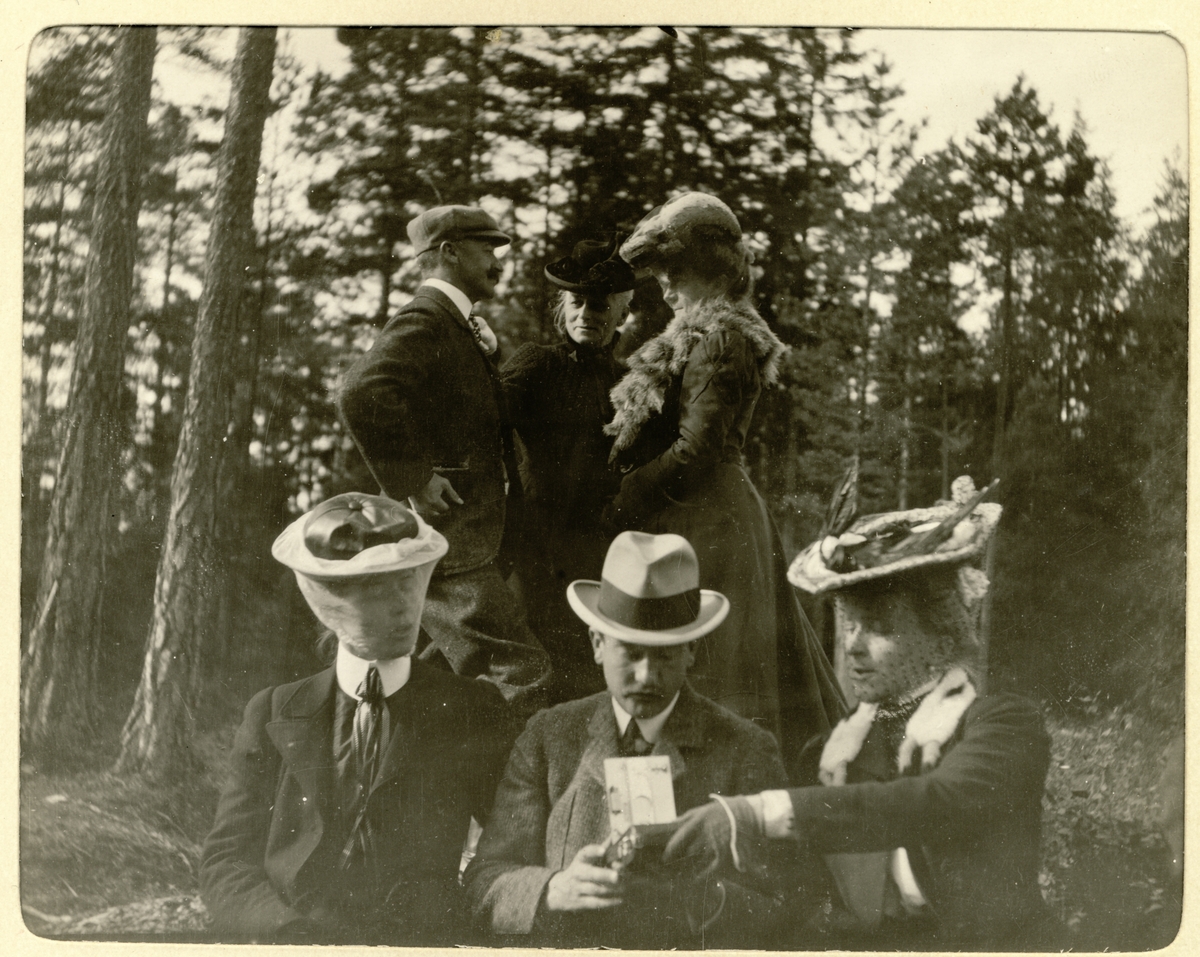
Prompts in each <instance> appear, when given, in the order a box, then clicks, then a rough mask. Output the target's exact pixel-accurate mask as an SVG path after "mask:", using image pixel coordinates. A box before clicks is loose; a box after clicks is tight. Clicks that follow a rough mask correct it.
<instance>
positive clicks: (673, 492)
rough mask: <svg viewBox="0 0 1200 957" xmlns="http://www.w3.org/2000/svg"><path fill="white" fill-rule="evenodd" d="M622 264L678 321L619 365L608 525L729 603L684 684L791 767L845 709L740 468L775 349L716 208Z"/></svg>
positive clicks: (639, 246)
mask: <svg viewBox="0 0 1200 957" xmlns="http://www.w3.org/2000/svg"><path fill="white" fill-rule="evenodd" d="M621 256H622V257H623V258H624V259H625V260H626V261H627V262H628V263H629V264H630V265H631V266H633V267H634V269H635V270H639V271H641V272H643V273H645V272H649V273H652V274H653V275H654V276H655V278H657V280H658V282H659V284H660V285H661V286H662V288H663V296H664V299H665V300H666V302H667V304H668V305H669V306H671V308H672V309H674V310H675V317H674V318H673V319H672V320H671V322H670V324H669V325H668V326H667V328H666V329H665V330H664V331H663V332H662V333H660V334H659V335H657V336H656V337H654V338H653V339H651V340H650V341H648V342H647V343H645V345H643V346H642V347H641V348H640V349H638V351H637V352H635V353H634V354H633V355H632V356H630V357H629V360H628V364H629V372H628V373H627V374H626V375H625V376H624V377H623V378H622V379H621V381H620V382H618V383H617V385H616V387H615V388H614V389H613V391H612V402H613V408H614V409H615V415H614V417H613V420H612V421H611V422H610V423H609V424H608V426H607V427H606V429H605V431H606V432H607V433H608V434H609V435H611V436H613V460H614V461H615V463H616V464H617V465H618V466H619V467H620V469H621V471H622V472H623V473H624V477H623V479H622V482H621V489H620V492H619V493H618V495H617V497H616V499H615V500H614V502H613V504H612V506H611V507H610V508H609V509H608V512H607V517H608V518H609V520H610V521H611V523H612V524H613V525H615V526H616V527H617V528H620V529H639V530H642V531H647V532H653V533H664V532H673V533H676V534H679V535H683V536H684V537H685V538H687V539H688V541H690V542H691V543H692V544H693V546H694V547H695V549H696V553H697V556H698V557H699V559H700V568H701V569H702V573H701V574H702V578H703V580H702V581H701V583H700V584H701V587H703V588H711V589H715V590H717V591H720V592H722V593H723V594H725V595H727V596H728V597H729V599H730V604H731V611H730V613H729V617H728V618H727V619H726V621H725V623H724V624H723V625H722V626H721V627H720V628H718V629H717V630H716V631H714V632H713V633H712V634H710V635H709V636H708V637H707V638H706V640H705V641H704V642H703V643H702V644H701V647H700V648H699V649H698V651H697V655H696V664H695V666H694V667H693V668H692V669H691V672H690V674H689V680H690V681H691V683H692V684H693V685H694V686H695V688H696V690H697V691H699V692H700V693H701V694H703V695H706V696H707V697H709V698H712V699H713V700H715V701H717V702H718V703H720V704H722V705H725V706H726V707H728V708H730V709H731V710H733V711H735V712H736V713H738V714H740V715H742V716H743V717H747V718H750V719H752V720H754V721H756V722H758V723H759V724H761V725H762V726H763V727H765V728H767V729H768V730H770V731H772V732H774V733H775V734H776V736H777V737H779V739H780V744H781V746H782V749H783V753H784V758H785V762H789V761H790V759H794V758H796V757H797V756H798V755H799V752H800V749H801V748H802V747H803V746H804V744H805V742H806V741H807V740H808V739H809V738H810V737H811V736H813V735H816V734H821V733H825V732H827V731H828V730H829V728H830V727H831V726H832V724H833V723H835V722H836V721H837V720H838V718H839V717H840V716H841V714H842V709H843V703H842V696H841V693H840V691H839V689H838V686H837V683H836V681H835V679H834V677H833V672H832V669H831V667H830V665H829V662H828V660H827V659H826V658H825V655H824V653H823V652H822V650H821V648H820V645H819V643H818V641H817V638H816V636H815V634H814V633H813V630H812V627H811V626H810V625H809V623H808V620H807V619H806V618H805V616H804V612H803V611H802V610H801V609H800V606H799V604H798V602H797V601H796V596H795V594H794V593H793V591H792V588H791V586H790V585H789V584H788V582H787V578H786V573H787V565H786V559H785V556H784V553H783V546H782V543H781V541H780V538H779V533H778V531H777V530H776V528H775V524H774V522H773V520H772V519H771V516H770V514H769V513H768V511H767V508H766V504H765V503H764V502H763V499H762V497H761V496H760V495H759V493H758V490H757V489H756V488H755V487H754V484H753V483H752V482H751V481H750V478H749V476H748V475H747V474H746V469H745V467H744V459H743V455H742V448H743V445H744V444H745V441H746V436H747V434H748V432H749V430H750V422H751V419H752V418H753V415H754V408H755V405H756V404H757V402H758V397H759V394H760V392H761V391H762V387H763V384H764V383H765V384H767V385H771V384H774V383H775V381H776V380H777V378H778V375H779V361H780V358H781V357H782V355H783V353H784V351H785V347H784V345H783V343H782V342H780V340H779V338H778V336H776V335H775V333H774V332H772V331H771V329H770V328H769V327H768V326H767V324H766V323H765V322H764V321H763V319H762V317H761V316H759V314H758V313H757V312H756V311H755V309H754V307H753V305H751V303H750V299H749V292H750V272H749V266H750V255H749V251H748V250H747V248H746V246H745V243H744V241H743V239H742V233H741V227H740V226H739V224H738V221H737V219H736V217H734V215H733V213H732V212H731V211H730V209H729V207H728V206H726V205H725V204H724V203H722V202H721V201H720V200H718V199H716V198H715V197H713V196H708V195H706V194H703V193H686V194H684V195H682V196H679V197H676V198H675V199H673V200H671V201H670V202H668V203H666V204H665V205H663V206H661V207H659V208H658V209H656V210H654V211H653V212H651V213H650V214H649V215H647V216H646V217H645V218H644V219H643V220H642V221H641V222H640V223H639V224H638V226H637V229H636V230H635V231H634V233H633V235H632V236H630V238H629V239H628V240H626V242H625V243H624V244H623V245H622V247H621Z"/></svg>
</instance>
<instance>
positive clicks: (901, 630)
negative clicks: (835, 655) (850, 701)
mask: <svg viewBox="0 0 1200 957" xmlns="http://www.w3.org/2000/svg"><path fill="white" fill-rule="evenodd" d="M840 601H841V607H842V615H843V627H844V629H845V630H844V633H843V642H844V646H845V651H846V669H847V674H848V676H849V678H850V685H851V687H852V688H853V689H854V696H855V697H856V698H857V699H858V700H859V701H867V702H879V701H895V700H897V699H899V698H902V697H904V696H905V695H906V694H909V693H911V692H914V691H917V690H918V689H919V688H920V687H921V686H922V685H924V684H926V683H927V682H928V681H929V680H930V678H933V677H936V676H939V675H940V674H941V672H942V671H943V670H945V668H946V666H947V665H948V664H949V653H948V648H949V645H950V639H948V638H944V637H942V636H940V635H931V634H929V633H928V632H927V631H926V630H925V628H924V626H923V625H922V623H921V620H920V619H919V618H918V616H917V614H916V612H915V611H914V610H913V608H912V604H911V599H910V598H909V597H908V596H907V595H906V594H905V593H904V592H902V591H891V592H885V593H882V594H875V595H862V594H855V595H853V596H852V595H844V596H842V597H841V598H840Z"/></svg>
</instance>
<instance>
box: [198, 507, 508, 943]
mask: <svg viewBox="0 0 1200 957" xmlns="http://www.w3.org/2000/svg"><path fill="white" fill-rule="evenodd" d="M271 551H272V554H273V555H274V556H275V558H276V559H278V560H279V561H280V562H282V563H283V564H285V565H287V566H288V567H290V568H291V569H293V571H294V572H295V574H296V582H297V584H298V585H299V586H300V590H301V592H303V594H304V597H305V599H306V600H307V601H308V603H309V606H310V607H311V608H312V610H313V612H314V613H315V614H316V616H317V618H318V619H320V621H321V622H322V623H323V624H324V625H325V626H326V627H327V628H329V629H330V630H331V631H332V632H333V633H334V634H335V635H336V637H337V642H338V647H337V659H336V662H335V663H334V665H333V667H330V668H327V669H326V670H325V671H322V672H321V673H319V674H316V675H313V676H312V677H310V678H306V679H304V680H302V681H297V682H293V683H291V684H285V685H280V686H278V687H275V688H268V689H266V690H265V691H262V692H260V693H259V694H257V695H255V696H254V698H253V699H251V701H250V703H249V704H248V705H247V706H246V712H245V716H244V718H243V721H242V725H241V727H240V728H239V729H238V732H237V735H236V737H235V738H234V742H233V748H232V753H231V756H230V776H229V780H228V782H227V784H226V786H225V788H224V791H223V793H222V795H221V799H220V802H219V804H218V806H217V813H216V821H215V823H214V824H213V828H212V831H211V832H210V833H209V835H208V838H207V840H206V841H205V842H204V849H203V855H202V860H201V865H200V889H201V894H202V896H203V899H204V903H205V905H206V906H207V908H208V910H209V913H210V914H211V915H212V917H213V930H214V932H215V933H216V934H217V936H218V937H219V938H220V939H222V940H229V941H262V942H302V941H307V942H318V943H321V942H323V943H388V944H409V945H424V946H433V945H448V944H453V943H461V942H464V940H466V939H467V938H466V936H465V928H466V926H467V924H466V922H465V920H464V918H463V915H462V914H461V912H460V904H459V895H460V893H461V892H460V890H459V888H458V870H459V863H460V860H461V857H462V852H463V847H464V841H465V840H466V837H467V834H468V827H469V824H470V821H471V818H472V817H475V818H476V819H477V820H479V821H484V820H486V818H487V813H488V810H489V808H490V805H491V800H492V794H493V792H494V790H495V786H496V782H497V780H498V778H499V775H500V772H501V770H502V768H503V765H504V760H505V757H506V756H507V753H508V750H509V746H510V745H511V743H512V739H513V736H514V734H515V730H516V729H515V727H514V724H513V719H512V716H511V714H510V713H509V709H508V708H507V707H506V706H505V704H504V702H503V700H502V698H501V696H500V694H499V693H498V692H497V691H496V689H495V688H493V687H492V686H491V685H489V684H487V683H485V682H482V681H472V680H469V679H466V678H462V677H460V676H458V675H454V674H450V673H448V672H446V671H444V670H442V669H440V668H434V667H431V666H430V665H427V664H424V663H423V662H420V661H414V660H412V657H411V655H412V650H413V646H414V644H415V643H416V640H417V633H418V629H419V626H420V620H421V610H422V602H423V599H424V596H425V588H426V585H427V583H428V582H429V578H430V575H431V574H432V572H433V569H434V565H435V564H436V563H437V562H438V560H439V559H440V558H441V557H442V556H443V555H444V554H445V553H446V540H445V539H444V538H443V537H442V535H441V534H440V533H439V532H437V531H436V530H435V529H433V528H432V527H430V526H429V525H428V524H427V523H426V522H424V521H423V520H422V519H421V518H420V517H419V516H417V515H414V514H413V513H412V512H410V511H409V510H408V509H407V508H405V507H404V506H403V505H401V504H400V503H398V502H394V501H391V500H390V499H385V498H382V497H378V496H369V495H362V494H360V493H356V492H350V493H347V494H345V495H339V496H336V497H335V498H332V499H329V500H328V501H327V502H325V503H323V504H322V505H320V506H318V507H317V508H315V509H314V510H313V511H312V512H310V513H308V514H306V515H304V516H302V517H301V518H299V519H298V520H297V521H295V522H293V523H292V524H291V525H290V526H289V527H288V528H287V529H286V530H285V531H284V532H283V533H282V534H281V535H280V536H279V538H278V539H276V541H275V544H274V546H273V547H272V549H271Z"/></svg>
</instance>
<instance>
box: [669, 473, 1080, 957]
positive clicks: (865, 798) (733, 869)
mask: <svg viewBox="0 0 1200 957" xmlns="http://www.w3.org/2000/svg"><path fill="white" fill-rule="evenodd" d="M1000 512H1001V509H1000V506H999V505H997V504H993V503H986V504H978V497H977V496H976V495H975V490H974V486H973V484H972V483H971V481H970V479H969V478H960V479H959V480H958V481H957V482H955V483H954V500H953V501H952V502H945V503H939V504H938V505H936V506H934V507H933V508H923V509H910V510H908V511H905V512H889V513H885V514H882V515H871V516H864V517H862V518H860V519H859V520H858V521H857V522H855V524H854V525H852V526H851V527H850V528H849V529H847V530H846V531H845V532H844V533H842V534H841V535H840V536H837V537H834V536H832V535H831V536H829V537H827V538H826V539H824V540H818V541H816V542H814V543H813V544H812V545H811V546H809V548H807V549H806V550H805V551H804V552H802V553H801V554H800V555H799V556H797V558H796V560H795V562H794V563H793V564H792V568H791V572H790V576H789V577H790V578H791V580H792V582H793V583H794V584H795V585H796V586H797V587H799V588H803V589H804V590H805V591H807V592H810V593H811V594H832V595H833V596H834V597H835V599H836V601H837V614H838V618H839V621H840V628H839V633H840V637H839V641H840V643H841V650H842V660H843V661H844V673H845V676H846V679H847V682H848V685H849V690H850V691H851V692H852V693H853V695H854V697H855V698H856V699H857V706H856V708H855V710H854V712H853V713H852V714H851V715H850V716H849V717H847V718H846V719H845V720H843V721H841V722H840V723H839V724H838V725H837V727H836V728H834V729H833V732H832V733H831V734H829V735H828V736H827V737H826V738H825V740H820V739H818V740H815V741H814V742H813V743H812V746H811V747H810V748H809V749H808V751H807V752H806V754H805V757H804V760H803V761H802V762H801V774H800V776H799V777H798V778H794V779H793V785H797V786H793V787H792V788H791V789H790V790H786V791H785V790H780V791H764V792H762V793H760V794H755V795H743V796H729V795H725V796H721V797H720V798H717V799H715V800H714V801H713V803H711V804H708V805H705V806H703V807H701V808H694V809H692V810H691V811H688V812H687V813H686V814H685V815H684V818H683V823H682V824H681V825H680V827H679V829H678V830H677V831H676V832H675V834H674V836H673V837H672V839H671V841H670V843H669V844H668V845H667V848H666V852H665V859H666V860H668V861H671V860H675V859H682V858H688V859H692V858H694V857H695V856H700V857H707V858H708V859H709V861H710V863H711V869H712V873H713V876H714V877H720V876H721V874H722V873H723V872H725V871H729V872H730V873H731V874H732V873H740V874H746V873H749V874H757V875H758V877H759V879H760V880H767V879H768V878H769V875H768V871H769V869H770V868H769V867H768V866H767V858H766V857H765V853H764V852H765V851H766V850H767V849H768V848H770V849H771V850H772V851H773V853H774V854H775V855H776V858H775V859H776V860H777V859H778V857H777V855H778V854H779V853H780V852H781V851H782V852H784V853H787V852H788V850H789V849H790V852H791V857H792V861H793V864H795V865H796V866H798V868H799V869H800V871H801V872H802V873H803V874H804V875H805V876H804V879H803V881H802V884H803V887H804V890H805V891H806V894H807V896H808V901H809V906H807V907H805V906H798V907H796V908H795V911H794V915H795V916H794V928H793V929H794V932H795V937H794V938H793V939H790V940H784V941H779V942H778V944H779V946H783V947H787V948H795V949H805V950H828V949H837V950H842V949H847V950H863V949H865V950H897V949H899V950H930V949H932V950H1039V951H1040V950H1051V951H1058V950H1059V949H1060V947H1061V945H1062V944H1063V943H1064V941H1063V940H1062V939H1061V938H1060V937H1059V936H1058V934H1059V928H1058V927H1057V926H1056V924H1055V923H1054V921H1053V920H1051V919H1050V915H1049V913H1048V911H1047V910H1046V908H1045V907H1044V905H1043V902H1042V898H1041V894H1040V892H1039V889H1038V864H1039V854H1040V847H1041V820H1042V792H1043V789H1044V786H1045V781H1046V770H1047V767H1048V764H1049V759H1050V739H1049V737H1048V736H1047V734H1046V731H1045V728H1044V725H1043V721H1042V716H1041V714H1040V713H1039V711H1038V709H1037V708H1036V707H1035V706H1034V705H1033V704H1032V703H1031V702H1029V701H1027V700H1025V699H1024V698H1021V697H1019V696H1017V695H1014V694H1009V693H1003V692H1001V693H984V689H983V686H982V681H981V672H982V670H983V668H982V665H983V657H984V656H983V654H982V652H983V644H982V642H981V640H980V633H979V632H980V622H981V617H982V613H983V605H984V601H985V599H986V596H987V593H988V588H989V582H988V578H987V575H986V574H985V573H984V571H983V567H984V566H985V564H986V563H985V556H986V553H987V547H988V542H989V541H990V539H991V537H992V535H993V534H994V532H995V529H996V526H997V524H998V522H999V520H1000ZM931 530H932V531H948V532H950V534H949V535H948V536H942V537H939V536H938V535H936V534H934V535H931V534H930V532H931ZM951 530H952V531H951ZM901 542H904V543H905V546H904V547H901V545H900V543H901ZM742 879H743V880H744V879H745V878H744V877H743V878H742Z"/></svg>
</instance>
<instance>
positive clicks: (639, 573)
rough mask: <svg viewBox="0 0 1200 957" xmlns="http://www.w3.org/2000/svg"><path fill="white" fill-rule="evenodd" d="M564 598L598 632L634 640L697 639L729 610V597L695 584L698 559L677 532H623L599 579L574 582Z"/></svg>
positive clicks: (662, 643) (677, 642)
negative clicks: (666, 533)
mask: <svg viewBox="0 0 1200 957" xmlns="http://www.w3.org/2000/svg"><path fill="white" fill-rule="evenodd" d="M567 601H569V602H570V604H571V608H572V609H574V611H575V614H577V615H578V616H579V617H580V618H581V619H583V621H584V622H586V623H587V624H588V625H590V626H591V627H593V628H595V629H596V630H597V631H601V632H603V633H604V634H606V635H611V636H612V637H614V638H617V639H619V640H621V641H626V642H629V643H630V644H635V645H650V646H654V647H666V646H670V645H682V644H686V643H687V642H689V641H695V640H696V639H697V638H702V637H703V636H704V635H707V634H708V633H709V632H710V631H712V630H713V629H714V628H716V627H717V626H719V625H720V624H721V622H723V621H724V620H725V616H726V615H728V614H729V599H728V598H726V597H725V596H724V595H722V594H721V593H720V592H717V591H712V590H710V589H707V588H701V587H700V563H699V562H698V561H697V559H696V551H695V549H693V548H692V546H691V543H689V542H688V540H687V539H686V538H684V537H683V536H682V535H651V534H649V533H647V532H622V533H621V534H620V535H618V536H617V537H616V538H615V539H613V542H612V544H611V545H610V546H609V547H608V554H607V555H606V556H605V558H604V568H603V570H602V571H601V573H600V581H588V580H579V581H573V582H571V584H570V585H569V586H568V587H567Z"/></svg>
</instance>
